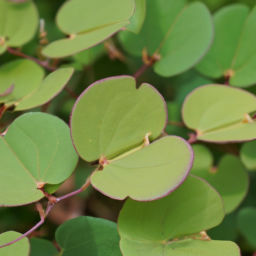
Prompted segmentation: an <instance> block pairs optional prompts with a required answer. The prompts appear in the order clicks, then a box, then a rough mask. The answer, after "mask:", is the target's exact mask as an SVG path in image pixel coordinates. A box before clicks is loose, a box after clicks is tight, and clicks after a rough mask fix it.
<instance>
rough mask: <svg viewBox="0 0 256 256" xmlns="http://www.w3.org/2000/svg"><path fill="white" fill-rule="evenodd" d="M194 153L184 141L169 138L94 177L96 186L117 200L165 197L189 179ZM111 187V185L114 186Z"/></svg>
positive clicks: (127, 157) (153, 144)
mask: <svg viewBox="0 0 256 256" xmlns="http://www.w3.org/2000/svg"><path fill="white" fill-rule="evenodd" d="M192 163H193V152H192V150H191V148H190V146H189V145H188V144H187V143H186V142H185V140H183V139H182V138H179V137H176V136H166V137H164V138H162V139H159V140H157V141H155V142H153V143H152V144H151V145H149V146H147V147H144V148H142V149H140V150H138V151H136V152H134V153H132V154H130V155H128V156H126V157H124V158H121V159H118V158H117V160H115V159H114V160H113V161H110V163H109V164H108V165H107V166H106V167H105V168H104V170H103V171H96V172H94V174H93V175H92V178H91V182H92V185H93V186H94V187H95V188H96V189H98V190H99V191H101V192H102V193H103V194H106V195H107V196H110V197H113V198H115V199H119V200H122V199H125V198H126V197H128V196H129V197H131V198H133V199H135V200H139V201H146V200H153V199H156V198H160V197H163V196H165V195H167V194H169V193H170V192H172V191H173V190H175V189H176V188H177V187H178V186H180V184H181V183H182V182H183V181H184V180H185V179H186V177H187V175H188V173H189V171H190V168H191V166H192ZM110 184H111V185H110Z"/></svg>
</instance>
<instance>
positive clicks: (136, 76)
mask: <svg viewBox="0 0 256 256" xmlns="http://www.w3.org/2000/svg"><path fill="white" fill-rule="evenodd" d="M152 64H153V63H152ZM152 64H151V63H149V64H144V65H143V66H142V67H141V68H140V69H139V70H138V71H137V72H136V73H135V74H134V75H133V77H134V78H135V79H137V78H138V77H139V76H141V75H142V74H143V73H144V72H145V71H146V70H147V69H148V68H149V67H151V66H152Z"/></svg>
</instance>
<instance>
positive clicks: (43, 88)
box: [14, 68, 74, 111]
mask: <svg viewBox="0 0 256 256" xmlns="http://www.w3.org/2000/svg"><path fill="white" fill-rule="evenodd" d="M73 72H74V69H73V68H61V69H58V70H56V71H54V72H52V73H51V74H50V75H48V76H47V77H46V78H45V79H44V80H43V81H42V82H41V84H40V86H38V87H37V88H36V89H35V90H34V91H33V92H32V93H31V94H29V95H27V97H24V98H23V99H21V101H19V102H18V103H16V104H15V106H16V107H15V109H14V110H15V111H21V110H26V109H30V108H34V107H38V106H41V105H43V104H45V103H47V102H48V101H50V100H51V99H52V98H54V97H55V96H56V95H58V94H59V93H60V92H61V91H62V90H63V88H64V87H65V85H66V84H67V83H68V81H69V80H70V78H71V77H72V75H73Z"/></svg>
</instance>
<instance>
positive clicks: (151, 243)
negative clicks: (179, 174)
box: [118, 176, 240, 256]
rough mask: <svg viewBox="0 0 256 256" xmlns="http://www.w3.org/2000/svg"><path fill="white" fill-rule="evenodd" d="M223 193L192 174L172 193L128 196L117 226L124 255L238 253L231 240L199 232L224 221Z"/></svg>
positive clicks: (212, 255)
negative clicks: (141, 199)
mask: <svg viewBox="0 0 256 256" xmlns="http://www.w3.org/2000/svg"><path fill="white" fill-rule="evenodd" d="M223 217H224V210H223V204H222V200H221V197H220V196H219V195H218V193H217V192H216V191H215V190H214V189H213V188H212V187H210V186H209V185H208V184H207V183H206V182H204V181H202V180H200V179H198V178H196V177H192V176H189V177H188V178H187V180H186V181H185V182H184V183H183V184H182V185H181V186H180V187H179V188H178V189H177V190H175V191H174V192H173V193H171V194H170V195H168V196H166V197H164V198H162V199H160V200H156V201H152V202H136V201H133V200H131V199H128V200H127V201H126V203H125V205H124V208H123V210H122V211H121V213H120V216H119V219H118V228H119V233H120V236H121V242H120V247H121V250H122V252H123V255H124V256H141V255H152V256H162V255H168V256H169V255H171V256H183V255H184V254H189V255H195V256H199V255H200V256H216V255H225V256H229V255H230V256H239V255H240V253H239V248H238V247H237V246H236V245H235V244H234V243H231V242H220V241H203V239H202V235H200V234H199V232H201V231H204V230H207V229H209V228H212V227H214V226H216V225H218V224H220V222H221V221H222V219H223Z"/></svg>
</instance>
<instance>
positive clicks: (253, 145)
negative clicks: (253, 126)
mask: <svg viewBox="0 0 256 256" xmlns="http://www.w3.org/2000/svg"><path fill="white" fill-rule="evenodd" d="M255 151H256V141H255V140H254V141H249V142H246V143H244V144H243V146H242V148H241V151H240V157H241V160H242V162H243V164H244V165H245V166H246V168H247V169H248V170H251V171H255V170H256V155H255Z"/></svg>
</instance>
